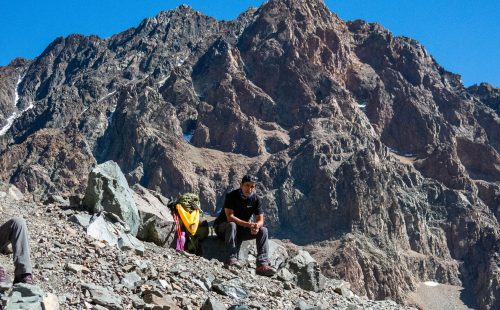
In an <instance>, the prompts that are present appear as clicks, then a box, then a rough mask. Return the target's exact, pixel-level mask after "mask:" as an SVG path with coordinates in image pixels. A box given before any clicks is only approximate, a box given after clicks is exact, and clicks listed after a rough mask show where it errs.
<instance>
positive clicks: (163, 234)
mask: <svg viewBox="0 0 500 310" xmlns="http://www.w3.org/2000/svg"><path fill="white" fill-rule="evenodd" d="M132 189H133V196H134V200H135V203H136V205H137V209H138V210H139V216H140V218H141V223H140V226H139V231H138V233H137V238H139V239H141V240H143V241H148V242H154V243H155V244H156V245H159V246H167V247H174V241H175V238H176V224H175V221H174V218H173V217H172V214H171V213H170V210H169V209H168V206H167V204H166V203H168V199H167V198H165V197H163V196H161V195H160V194H158V193H152V192H151V191H149V190H148V189H146V188H144V187H142V186H140V185H139V184H136V185H134V186H133V187H132Z"/></svg>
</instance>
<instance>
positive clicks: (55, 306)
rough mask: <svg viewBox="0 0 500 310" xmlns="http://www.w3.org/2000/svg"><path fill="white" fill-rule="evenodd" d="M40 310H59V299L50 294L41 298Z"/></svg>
mask: <svg viewBox="0 0 500 310" xmlns="http://www.w3.org/2000/svg"><path fill="white" fill-rule="evenodd" d="M42 309H43V310H59V298H58V297H57V296H56V295H54V294H52V293H47V295H46V296H45V297H44V298H43V301H42Z"/></svg>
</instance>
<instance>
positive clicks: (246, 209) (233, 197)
mask: <svg viewBox="0 0 500 310" xmlns="http://www.w3.org/2000/svg"><path fill="white" fill-rule="evenodd" d="M225 208H227V209H231V210H233V211H234V216H236V217H237V218H239V219H240V220H242V221H248V220H250V218H251V217H252V215H254V214H255V215H259V214H263V213H264V212H263V211H262V207H261V205H260V201H259V197H257V195H256V194H255V193H254V194H253V195H251V196H250V197H248V198H247V199H244V198H243V197H242V193H241V190H240V189H235V190H234V191H232V192H230V193H229V194H227V195H226V199H225V200H224V207H223V208H222V211H221V212H220V214H219V216H218V217H217V219H216V220H215V222H214V225H218V224H220V223H224V222H226V221H227V217H226V212H225V211H224V209H225Z"/></svg>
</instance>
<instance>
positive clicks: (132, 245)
mask: <svg viewBox="0 0 500 310" xmlns="http://www.w3.org/2000/svg"><path fill="white" fill-rule="evenodd" d="M117 244H118V248H120V250H124V251H128V250H133V251H135V253H136V254H139V255H143V254H144V250H145V248H144V243H142V242H141V241H139V239H137V238H136V237H134V236H132V235H130V234H124V233H122V234H121V235H120V237H119V238H118V241H117Z"/></svg>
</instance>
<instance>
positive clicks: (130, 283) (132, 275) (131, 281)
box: [121, 271, 141, 289]
mask: <svg viewBox="0 0 500 310" xmlns="http://www.w3.org/2000/svg"><path fill="white" fill-rule="evenodd" d="M140 282H141V277H140V276H139V275H138V274H137V273H136V272H135V271H134V272H129V273H126V274H125V275H124V276H123V278H122V281H121V284H123V285H124V286H125V287H127V288H129V289H133V288H135V287H136V286H137V285H138V284H139V283H140Z"/></svg>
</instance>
